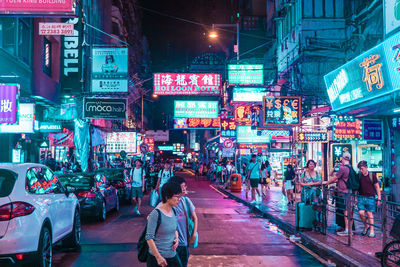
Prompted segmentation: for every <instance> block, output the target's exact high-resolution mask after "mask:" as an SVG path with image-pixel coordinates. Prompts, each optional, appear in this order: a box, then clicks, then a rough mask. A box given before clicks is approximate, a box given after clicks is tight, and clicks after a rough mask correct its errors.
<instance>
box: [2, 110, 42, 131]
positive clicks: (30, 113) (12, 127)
mask: <svg viewBox="0 0 400 267" xmlns="http://www.w3.org/2000/svg"><path fill="white" fill-rule="evenodd" d="M34 114H35V104H31V103H29V104H28V103H24V104H22V103H21V104H19V109H18V118H19V121H18V123H17V124H0V133H33V126H34V122H35V115H34Z"/></svg>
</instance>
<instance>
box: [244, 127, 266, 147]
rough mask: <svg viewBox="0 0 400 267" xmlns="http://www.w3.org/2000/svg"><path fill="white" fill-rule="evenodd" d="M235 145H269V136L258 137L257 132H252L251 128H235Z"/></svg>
mask: <svg viewBox="0 0 400 267" xmlns="http://www.w3.org/2000/svg"><path fill="white" fill-rule="evenodd" d="M236 142H237V143H269V142H271V135H258V134H257V130H252V129H251V126H237V128H236Z"/></svg>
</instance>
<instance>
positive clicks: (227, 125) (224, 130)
mask: <svg viewBox="0 0 400 267" xmlns="http://www.w3.org/2000/svg"><path fill="white" fill-rule="evenodd" d="M236 128H237V126H236V122H235V119H234V118H227V119H221V137H236Z"/></svg>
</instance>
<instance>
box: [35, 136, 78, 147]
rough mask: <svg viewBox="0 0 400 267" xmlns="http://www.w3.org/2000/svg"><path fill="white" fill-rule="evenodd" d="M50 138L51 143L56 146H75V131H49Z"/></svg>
mask: <svg viewBox="0 0 400 267" xmlns="http://www.w3.org/2000/svg"><path fill="white" fill-rule="evenodd" d="M49 140H50V145H51V146H54V147H56V146H64V147H74V132H65V133H49ZM42 144H43V143H42Z"/></svg>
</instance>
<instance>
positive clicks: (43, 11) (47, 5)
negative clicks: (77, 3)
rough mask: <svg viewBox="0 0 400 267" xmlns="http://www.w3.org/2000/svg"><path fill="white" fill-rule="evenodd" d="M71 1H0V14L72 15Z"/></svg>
mask: <svg viewBox="0 0 400 267" xmlns="http://www.w3.org/2000/svg"><path fill="white" fill-rule="evenodd" d="M73 2H74V1H73V0H29V1H28V0H25V1H22V0H0V14H14V15H25V14H26V15H28V14H30V15H72V14H73V13H74V8H73Z"/></svg>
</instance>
